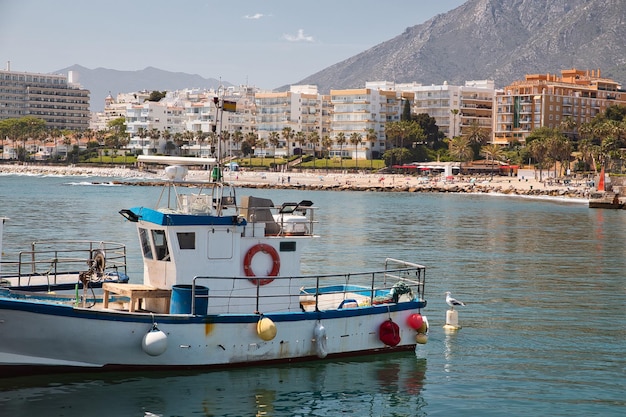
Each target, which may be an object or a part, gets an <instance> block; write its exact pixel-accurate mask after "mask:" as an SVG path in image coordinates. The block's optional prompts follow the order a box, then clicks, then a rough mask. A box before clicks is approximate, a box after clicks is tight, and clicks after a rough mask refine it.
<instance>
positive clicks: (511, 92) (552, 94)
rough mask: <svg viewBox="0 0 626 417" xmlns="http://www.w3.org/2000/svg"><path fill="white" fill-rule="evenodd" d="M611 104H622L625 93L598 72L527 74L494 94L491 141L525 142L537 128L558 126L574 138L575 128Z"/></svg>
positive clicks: (615, 83) (501, 143) (625, 101)
mask: <svg viewBox="0 0 626 417" xmlns="http://www.w3.org/2000/svg"><path fill="white" fill-rule="evenodd" d="M611 105H626V90H623V89H622V86H621V85H620V84H619V83H617V82H616V81H613V80H611V79H608V78H602V77H601V75H600V70H599V69H598V70H591V71H589V70H586V71H583V70H577V69H568V70H563V71H561V76H560V77H559V76H557V75H556V74H528V75H526V77H525V79H524V80H522V81H515V82H513V83H512V84H511V85H508V86H506V87H504V89H503V91H502V92H500V93H498V94H497V95H496V100H495V109H494V116H495V117H494V142H495V143H497V144H500V145H506V144H508V143H511V142H515V141H517V142H520V143H525V142H526V137H528V135H529V134H530V133H531V132H532V131H533V130H534V129H537V128H539V127H544V126H545V127H550V128H555V127H561V129H562V131H563V132H564V133H565V134H567V135H569V136H571V137H575V135H576V133H577V127H578V126H580V125H581V124H583V123H589V122H591V120H592V119H593V118H594V117H595V116H597V115H598V114H600V113H603V112H604V111H605V110H606V108H607V107H609V106H611Z"/></svg>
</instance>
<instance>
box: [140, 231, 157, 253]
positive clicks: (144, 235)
mask: <svg viewBox="0 0 626 417" xmlns="http://www.w3.org/2000/svg"><path fill="white" fill-rule="evenodd" d="M139 240H140V242H141V252H142V253H143V257H144V258H146V259H154V256H153V255H152V246H150V239H149V237H148V231H147V230H146V229H139Z"/></svg>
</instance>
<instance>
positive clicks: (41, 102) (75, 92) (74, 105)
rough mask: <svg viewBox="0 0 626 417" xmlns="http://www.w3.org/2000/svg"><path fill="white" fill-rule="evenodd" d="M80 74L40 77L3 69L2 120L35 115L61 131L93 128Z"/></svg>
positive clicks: (0, 87)
mask: <svg viewBox="0 0 626 417" xmlns="http://www.w3.org/2000/svg"><path fill="white" fill-rule="evenodd" d="M76 75H77V74H75V73H73V72H72V71H70V73H69V74H68V75H67V76H66V75H58V74H54V75H51V74H37V73H30V72H17V71H11V67H10V65H9V64H7V67H6V69H5V70H0V120H4V119H12V118H20V117H24V116H33V117H37V118H39V119H43V120H44V121H45V122H46V127H48V128H50V129H59V130H65V129H67V130H85V129H87V128H89V120H90V113H89V90H85V89H83V88H81V87H80V85H79V84H77V83H75V82H74V81H75V77H76Z"/></svg>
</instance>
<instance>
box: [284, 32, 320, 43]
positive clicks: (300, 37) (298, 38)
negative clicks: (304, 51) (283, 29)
mask: <svg viewBox="0 0 626 417" xmlns="http://www.w3.org/2000/svg"><path fill="white" fill-rule="evenodd" d="M283 39H286V40H288V41H289V42H315V39H313V36H309V35H305V34H304V29H298V34H297V35H289V34H287V33H285V34H284V35H283Z"/></svg>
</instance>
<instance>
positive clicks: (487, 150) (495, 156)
mask: <svg viewBox="0 0 626 417" xmlns="http://www.w3.org/2000/svg"><path fill="white" fill-rule="evenodd" d="M481 153H482V154H483V155H485V156H486V157H487V161H489V158H491V177H492V178H493V164H494V162H495V161H496V160H500V159H502V158H503V157H504V150H503V149H502V148H501V147H500V145H496V144H495V143H491V144H489V145H486V146H483V148H482V150H481Z"/></svg>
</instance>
